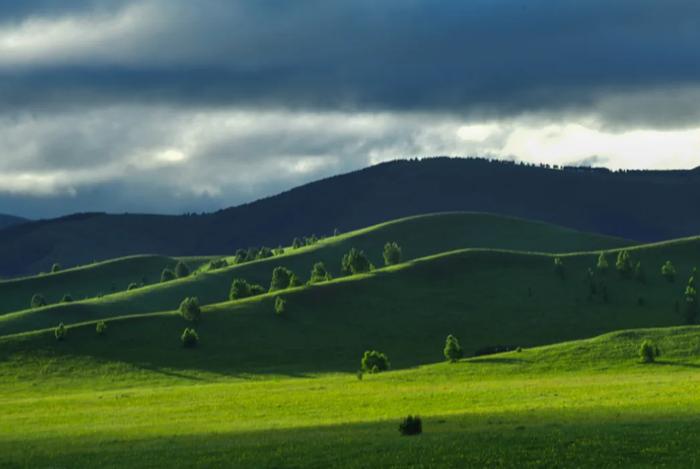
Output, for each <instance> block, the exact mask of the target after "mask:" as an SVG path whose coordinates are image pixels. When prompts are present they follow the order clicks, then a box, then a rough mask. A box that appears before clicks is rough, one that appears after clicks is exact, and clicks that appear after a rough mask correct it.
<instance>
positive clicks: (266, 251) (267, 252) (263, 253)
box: [257, 246, 275, 259]
mask: <svg viewBox="0 0 700 469" xmlns="http://www.w3.org/2000/svg"><path fill="white" fill-rule="evenodd" d="M274 255H275V254H274V253H273V252H272V249H270V248H268V247H265V246H263V247H261V248H260V250H259V251H258V256H257V258H258V259H267V258H269V257H272V256H274Z"/></svg>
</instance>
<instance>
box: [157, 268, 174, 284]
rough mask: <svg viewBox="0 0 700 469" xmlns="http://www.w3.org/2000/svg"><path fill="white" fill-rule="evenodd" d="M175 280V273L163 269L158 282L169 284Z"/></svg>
mask: <svg viewBox="0 0 700 469" xmlns="http://www.w3.org/2000/svg"><path fill="white" fill-rule="evenodd" d="M175 278H177V277H176V276H175V272H173V271H172V270H170V269H168V268H165V269H163V272H162V273H161V274H160V281H161V282H169V281H171V280H175Z"/></svg>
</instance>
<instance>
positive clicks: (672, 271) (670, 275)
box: [661, 261, 676, 282]
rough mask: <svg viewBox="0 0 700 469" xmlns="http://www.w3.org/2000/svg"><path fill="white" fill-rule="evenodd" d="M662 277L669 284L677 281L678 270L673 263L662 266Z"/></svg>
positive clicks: (669, 262)
mask: <svg viewBox="0 0 700 469" xmlns="http://www.w3.org/2000/svg"><path fill="white" fill-rule="evenodd" d="M661 275H663V277H664V278H665V279H666V280H668V281H669V282H673V281H674V280H676V268H675V267H674V266H673V264H672V263H671V261H666V263H664V265H662V266H661Z"/></svg>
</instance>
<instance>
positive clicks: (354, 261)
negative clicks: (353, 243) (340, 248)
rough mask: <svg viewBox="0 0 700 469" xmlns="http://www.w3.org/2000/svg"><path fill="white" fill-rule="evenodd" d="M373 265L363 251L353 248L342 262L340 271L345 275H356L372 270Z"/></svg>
mask: <svg viewBox="0 0 700 469" xmlns="http://www.w3.org/2000/svg"><path fill="white" fill-rule="evenodd" d="M372 268H373V266H372V263H371V262H370V261H369V259H367V256H366V255H365V253H364V252H363V251H360V250H358V249H355V248H352V249H350V251H348V253H347V254H345V255H344V256H343V259H342V260H341V267H340V270H341V272H342V273H343V274H344V275H355V274H361V273H365V272H369V271H370V270H372Z"/></svg>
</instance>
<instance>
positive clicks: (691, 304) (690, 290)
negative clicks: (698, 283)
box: [684, 277, 698, 324]
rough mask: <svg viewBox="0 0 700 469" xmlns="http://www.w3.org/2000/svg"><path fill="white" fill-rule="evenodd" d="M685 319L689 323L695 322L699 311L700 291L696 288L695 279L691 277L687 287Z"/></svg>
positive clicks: (685, 293)
mask: <svg viewBox="0 0 700 469" xmlns="http://www.w3.org/2000/svg"><path fill="white" fill-rule="evenodd" d="M684 297H685V321H686V323H688V324H693V323H694V322H695V317H696V316H697V313H698V291H697V289H696V288H695V279H694V277H690V279H689V280H688V285H687V286H686V287H685V292H684Z"/></svg>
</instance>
